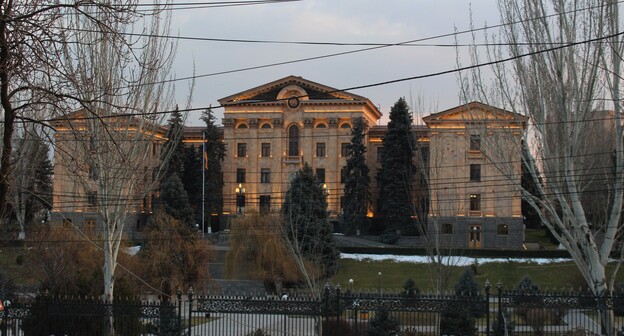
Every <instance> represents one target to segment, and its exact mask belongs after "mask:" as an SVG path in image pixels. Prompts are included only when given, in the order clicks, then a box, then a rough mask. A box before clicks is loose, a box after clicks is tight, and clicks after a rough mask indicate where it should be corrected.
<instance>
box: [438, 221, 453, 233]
mask: <svg viewBox="0 0 624 336" xmlns="http://www.w3.org/2000/svg"><path fill="white" fill-rule="evenodd" d="M440 233H441V234H453V224H449V223H445V224H442V226H441V227H440Z"/></svg>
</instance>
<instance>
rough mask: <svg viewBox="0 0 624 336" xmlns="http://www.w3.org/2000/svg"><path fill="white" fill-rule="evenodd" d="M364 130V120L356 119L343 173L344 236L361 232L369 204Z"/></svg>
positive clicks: (368, 178)
mask: <svg viewBox="0 0 624 336" xmlns="http://www.w3.org/2000/svg"><path fill="white" fill-rule="evenodd" d="M365 128H366V124H365V123H364V119H362V118H358V119H356V120H355V123H354V125H353V128H352V130H351V136H352V137H351V143H350V144H349V147H348V148H349V157H348V158H347V165H346V166H345V172H344V173H345V177H346V180H345V189H344V205H343V220H344V226H345V233H346V234H354V233H356V232H357V230H362V228H363V225H364V223H365V221H366V214H367V212H368V205H369V203H370V191H369V185H370V177H369V169H368V166H367V165H366V156H365V155H366V146H365V145H364V135H365V134H364V131H365Z"/></svg>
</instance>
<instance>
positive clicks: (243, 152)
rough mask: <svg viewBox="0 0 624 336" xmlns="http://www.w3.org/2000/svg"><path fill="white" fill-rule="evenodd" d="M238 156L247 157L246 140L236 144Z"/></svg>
mask: <svg viewBox="0 0 624 336" xmlns="http://www.w3.org/2000/svg"><path fill="white" fill-rule="evenodd" d="M236 156H237V157H247V144H246V143H244V142H241V143H238V145H237V146H236Z"/></svg>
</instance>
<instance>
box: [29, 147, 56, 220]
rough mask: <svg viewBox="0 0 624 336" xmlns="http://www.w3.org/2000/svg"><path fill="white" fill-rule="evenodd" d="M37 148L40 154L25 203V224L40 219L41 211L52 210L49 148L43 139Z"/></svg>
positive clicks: (51, 170) (51, 172)
mask: <svg viewBox="0 0 624 336" xmlns="http://www.w3.org/2000/svg"><path fill="white" fill-rule="evenodd" d="M37 146H38V147H39V150H38V151H37V152H39V153H41V154H40V155H41V156H40V157H39V158H38V159H37V160H36V161H35V162H37V163H38V164H37V165H36V167H35V171H34V173H35V175H34V180H33V181H32V189H31V190H30V192H31V194H32V196H31V197H29V198H28V199H27V202H26V209H28V211H27V212H26V223H33V221H34V220H36V219H39V218H40V216H41V215H40V214H41V212H42V211H43V210H51V209H52V175H53V174H54V166H53V165H52V162H51V161H50V156H49V153H50V146H49V145H48V144H46V143H45V142H44V141H43V139H38V141H37Z"/></svg>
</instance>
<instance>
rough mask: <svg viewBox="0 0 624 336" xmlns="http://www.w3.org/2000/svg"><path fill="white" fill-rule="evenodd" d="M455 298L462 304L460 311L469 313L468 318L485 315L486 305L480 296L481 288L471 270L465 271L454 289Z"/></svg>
mask: <svg viewBox="0 0 624 336" xmlns="http://www.w3.org/2000/svg"><path fill="white" fill-rule="evenodd" d="M454 290H455V296H457V297H458V299H459V300H463V302H462V306H463V307H462V310H463V311H468V312H470V314H469V315H470V317H477V318H478V317H482V316H483V315H484V314H485V311H486V307H485V305H486V304H487V303H486V302H485V301H484V300H482V299H483V296H482V295H481V288H480V286H479V284H478V283H477V281H476V280H475V276H474V272H473V271H472V269H471V268H468V269H466V271H465V272H464V274H462V276H461V277H460V278H459V281H458V282H457V284H455V287H454Z"/></svg>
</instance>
